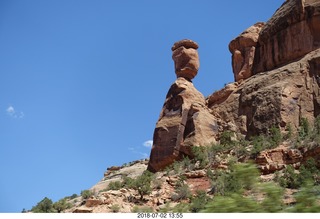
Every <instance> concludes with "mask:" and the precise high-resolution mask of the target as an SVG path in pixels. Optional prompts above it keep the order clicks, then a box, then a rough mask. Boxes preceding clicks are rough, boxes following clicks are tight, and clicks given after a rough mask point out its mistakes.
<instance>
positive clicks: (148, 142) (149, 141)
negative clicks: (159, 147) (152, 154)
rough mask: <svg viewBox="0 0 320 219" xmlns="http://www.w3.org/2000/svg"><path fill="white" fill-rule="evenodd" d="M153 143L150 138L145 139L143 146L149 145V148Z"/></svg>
mask: <svg viewBox="0 0 320 219" xmlns="http://www.w3.org/2000/svg"><path fill="white" fill-rule="evenodd" d="M152 145H153V141H152V140H148V141H145V142H144V143H143V146H145V147H147V148H151V147H152Z"/></svg>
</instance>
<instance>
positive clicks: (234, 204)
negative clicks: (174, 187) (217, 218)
mask: <svg viewBox="0 0 320 219" xmlns="http://www.w3.org/2000/svg"><path fill="white" fill-rule="evenodd" d="M200 212H201V213H250V212H251V213H252V212H254V213H258V212H262V209H261V206H260V205H259V204H258V202H257V201H256V200H254V199H252V198H251V197H244V196H242V195H241V194H238V193H233V194H231V195H229V196H215V197H214V198H213V200H212V201H210V202H208V204H206V206H205V208H204V210H202V211H200Z"/></svg>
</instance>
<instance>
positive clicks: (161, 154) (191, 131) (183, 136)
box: [148, 77, 218, 172]
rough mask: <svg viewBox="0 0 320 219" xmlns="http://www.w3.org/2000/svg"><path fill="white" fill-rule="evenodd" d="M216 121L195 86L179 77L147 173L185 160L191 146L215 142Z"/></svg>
mask: <svg viewBox="0 0 320 219" xmlns="http://www.w3.org/2000/svg"><path fill="white" fill-rule="evenodd" d="M217 133H218V126H217V121H216V119H215V117H214V116H212V115H211V114H210V113H209V110H208V108H207V107H206V102H205V98H204V96H203V95H202V94H201V93H200V92H199V91H197V90H196V89H195V87H194V86H193V84H192V82H190V81H188V80H186V79H184V78H182V77H179V78H178V79H177V80H176V81H175V83H174V84H173V85H172V86H171V88H170V89H169V92H168V94H167V97H166V101H165V103H164V106H163V108H162V111H161V114H160V117H159V120H158V122H157V124H156V128H155V131H154V136H153V147H152V150H151V155H150V161H149V166H148V170H150V171H153V172H155V171H158V170H161V169H163V168H165V167H166V166H168V165H170V164H172V163H173V162H174V161H175V160H178V159H180V158H182V157H183V156H192V153H191V146H198V145H201V146H203V145H208V144H210V143H212V142H215V139H216V135H217Z"/></svg>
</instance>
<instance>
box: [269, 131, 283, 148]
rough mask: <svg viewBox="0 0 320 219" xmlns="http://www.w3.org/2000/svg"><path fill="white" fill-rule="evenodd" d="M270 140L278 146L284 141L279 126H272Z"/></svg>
mask: <svg viewBox="0 0 320 219" xmlns="http://www.w3.org/2000/svg"><path fill="white" fill-rule="evenodd" d="M269 138H270V142H271V146H272V147H276V146H278V145H279V144H280V142H281V141H282V135H281V131H280V129H279V128H277V127H275V126H272V127H271V128H270V137H269Z"/></svg>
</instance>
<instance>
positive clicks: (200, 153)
mask: <svg viewBox="0 0 320 219" xmlns="http://www.w3.org/2000/svg"><path fill="white" fill-rule="evenodd" d="M192 153H193V155H194V156H195V157H194V160H195V161H199V162H200V168H204V167H206V166H207V165H208V163H209V160H208V152H207V147H201V146H199V147H197V146H194V147H192Z"/></svg>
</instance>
